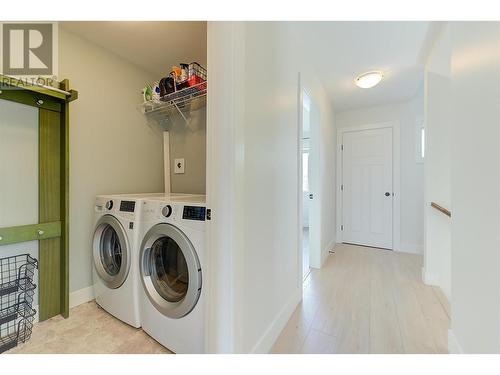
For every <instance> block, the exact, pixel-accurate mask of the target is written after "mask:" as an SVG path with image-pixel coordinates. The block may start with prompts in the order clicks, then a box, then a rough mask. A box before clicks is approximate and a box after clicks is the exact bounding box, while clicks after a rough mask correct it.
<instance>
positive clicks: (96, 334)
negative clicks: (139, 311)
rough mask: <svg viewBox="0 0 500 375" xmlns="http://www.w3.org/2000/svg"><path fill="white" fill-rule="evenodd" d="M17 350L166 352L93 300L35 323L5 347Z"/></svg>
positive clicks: (98, 352)
mask: <svg viewBox="0 0 500 375" xmlns="http://www.w3.org/2000/svg"><path fill="white" fill-rule="evenodd" d="M7 353H20V354H32V353H40V354H70V353H72V354H155V353H170V351H169V350H167V349H166V348H164V347H163V346H161V345H160V344H158V343H157V342H156V341H155V340H153V339H152V338H150V337H149V336H148V335H146V333H144V331H142V330H141V329H136V328H133V327H131V326H129V325H128V324H125V323H123V322H121V321H120V320H118V319H116V318H115V317H113V316H112V315H110V314H108V313H107V312H106V311H104V310H103V309H101V308H100V307H99V306H98V305H97V304H96V303H95V302H94V301H91V302H87V303H84V304H83V305H80V306H77V307H75V308H73V309H71V311H70V317H69V318H68V319H64V318H62V317H61V316H56V317H54V318H52V319H49V320H46V321H44V322H41V323H38V324H35V326H34V327H33V334H32V336H31V339H30V340H29V341H28V342H26V343H24V344H21V345H19V346H18V347H16V348H14V349H11V350H9V351H8V352H7Z"/></svg>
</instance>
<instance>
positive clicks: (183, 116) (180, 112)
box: [174, 103, 188, 123]
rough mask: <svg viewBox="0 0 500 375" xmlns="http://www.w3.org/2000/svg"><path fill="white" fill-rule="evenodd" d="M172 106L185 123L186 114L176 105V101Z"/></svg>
mask: <svg viewBox="0 0 500 375" xmlns="http://www.w3.org/2000/svg"><path fill="white" fill-rule="evenodd" d="M174 106H175V108H176V109H177V111H178V112H179V114H180V115H181V116H182V118H183V119H184V121H186V123H187V122H188V120H187V118H186V116H185V115H184V113H182V111H181V109H180V108H179V106H178V105H177V103H174Z"/></svg>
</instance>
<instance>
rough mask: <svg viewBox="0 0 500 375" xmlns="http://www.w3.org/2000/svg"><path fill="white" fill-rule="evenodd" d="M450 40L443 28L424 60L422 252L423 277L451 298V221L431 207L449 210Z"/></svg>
mask: <svg viewBox="0 0 500 375" xmlns="http://www.w3.org/2000/svg"><path fill="white" fill-rule="evenodd" d="M450 64H451V41H450V35H449V30H448V28H446V27H445V28H443V30H442V32H441V34H440V35H439V37H438V39H437V40H436V42H435V45H434V47H433V50H432V52H431V55H430V56H429V59H428V61H427V66H426V74H425V75H426V77H425V102H426V104H425V107H426V111H425V112H426V114H425V131H426V133H425V135H426V155H425V205H424V213H425V251H424V270H423V271H424V272H423V278H424V282H425V283H426V284H430V285H437V286H439V287H440V288H441V289H442V291H443V292H444V294H445V295H446V296H447V297H448V299H450V298H451V220H450V219H449V218H448V217H446V216H445V215H443V214H442V213H441V212H439V211H437V210H435V209H434V208H432V207H431V206H430V203H431V202H436V203H438V204H440V205H441V206H443V207H446V208H448V209H451V210H452V202H451V186H450V185H451V175H450V174H451V149H450V147H451V145H450V137H451V128H450V125H451V124H450V114H451V112H450V105H451V88H450V69H451V66H450Z"/></svg>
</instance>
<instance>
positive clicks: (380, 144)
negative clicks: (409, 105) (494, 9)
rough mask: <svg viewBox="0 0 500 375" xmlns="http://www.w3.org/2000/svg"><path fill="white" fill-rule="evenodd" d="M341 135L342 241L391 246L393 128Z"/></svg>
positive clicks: (387, 247) (388, 247)
mask: <svg viewBox="0 0 500 375" xmlns="http://www.w3.org/2000/svg"><path fill="white" fill-rule="evenodd" d="M342 138H343V139H342V144H343V151H342V185H343V186H342V189H343V190H342V213H343V221H342V225H343V230H342V242H347V243H353V244H359V245H366V246H373V247H381V248H386V249H392V220H393V218H392V204H393V190H392V188H393V186H392V128H382V129H370V130H363V131H353V132H346V133H344V134H343V137H342Z"/></svg>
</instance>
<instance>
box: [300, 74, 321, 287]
mask: <svg viewBox="0 0 500 375" xmlns="http://www.w3.org/2000/svg"><path fill="white" fill-rule="evenodd" d="M311 92H312V90H310V88H309V86H308V85H307V83H306V82H305V79H304V76H303V74H302V73H300V72H299V75H298V93H297V101H298V103H297V111H298V113H297V116H298V121H297V170H298V185H297V213H298V227H297V241H298V254H297V255H298V262H297V264H298V277H297V284H298V285H297V286H298V287H299V288H302V285H303V282H304V278H303V275H302V267H303V262H302V260H303V251H304V249H303V245H304V238H303V230H302V229H303V226H302V222H303V220H302V219H303V218H302V216H303V214H304V212H303V211H304V210H303V195H304V193H303V186H302V178H303V177H302V176H303V166H302V136H303V124H302V122H303V101H304V93H306V95H307V96H308V97H309V99H310V100H311V113H312V109H313V106H315V105H316V101H315V98H314V96H313V95H312V94H311ZM316 109H317V110H318V111H319V107H317V108H316ZM318 114H319V116H321V114H320V113H319V112H318ZM311 117H312V116H311ZM313 126H315V125H313V123H312V121H311V132H310V134H311V136H310V146H311V149H312V148H313V147H315V148H316V151H315V152H316V163H317V165H316V166H313V168H316V171H315V173H312V174H311V173H310V175H309V178H310V179H311V176H312V177H313V178H314V179H315V181H314V183H313V184H312V186H315V191H314V198H313V202H312V204H311V205H310V206H309V224H310V225H311V223H312V224H314V226H313V232H311V229H309V268H315V269H319V268H321V266H322V264H321V214H320V210H319V207H321V185H320V181H321V180H320V176H319V174H320V155H321V154H320V144H319V132H320V127H321V117H318V124H317V125H316V126H317V128H316V129H315V130H313ZM313 134H315V136H316V137H318V139H316V140H314V142H313ZM309 162H311V152H309ZM310 171H311V169H309V172H310ZM313 215H314V216H315V217H313ZM314 227H315V228H314ZM310 228H311V227H310ZM314 237H315V238H314ZM313 245H314V246H313ZM313 253H314V254H313Z"/></svg>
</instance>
